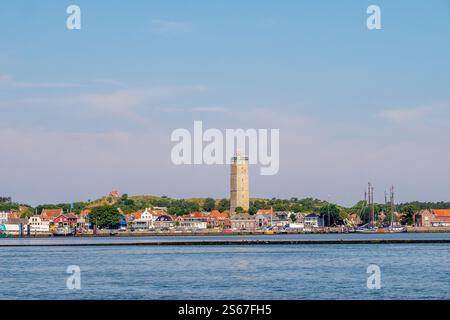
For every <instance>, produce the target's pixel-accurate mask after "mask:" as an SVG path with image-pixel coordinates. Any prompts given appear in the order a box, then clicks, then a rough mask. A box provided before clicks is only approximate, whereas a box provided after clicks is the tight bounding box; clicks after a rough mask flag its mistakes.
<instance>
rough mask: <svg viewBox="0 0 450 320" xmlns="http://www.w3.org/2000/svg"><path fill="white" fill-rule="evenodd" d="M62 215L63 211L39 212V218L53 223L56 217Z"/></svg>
mask: <svg viewBox="0 0 450 320" xmlns="http://www.w3.org/2000/svg"><path fill="white" fill-rule="evenodd" d="M62 214H64V211H63V209H61V208H60V209H42V211H41V217H42V218H43V219H46V220H49V221H53V219H55V218H56V217H58V216H60V215H62Z"/></svg>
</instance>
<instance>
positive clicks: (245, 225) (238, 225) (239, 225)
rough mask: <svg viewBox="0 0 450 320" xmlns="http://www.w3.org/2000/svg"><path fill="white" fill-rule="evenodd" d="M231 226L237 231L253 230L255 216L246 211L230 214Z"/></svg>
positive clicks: (254, 228)
mask: <svg viewBox="0 0 450 320" xmlns="http://www.w3.org/2000/svg"><path fill="white" fill-rule="evenodd" d="M230 220H231V228H232V229H233V230H237V231H250V232H252V231H255V230H256V221H255V217H254V216H252V215H249V214H248V213H239V214H235V215H233V216H231V219H230Z"/></svg>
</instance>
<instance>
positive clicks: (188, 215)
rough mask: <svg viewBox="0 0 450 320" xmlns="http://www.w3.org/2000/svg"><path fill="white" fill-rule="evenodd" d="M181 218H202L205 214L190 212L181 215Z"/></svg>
mask: <svg viewBox="0 0 450 320" xmlns="http://www.w3.org/2000/svg"><path fill="white" fill-rule="evenodd" d="M181 217H182V218H204V217H205V215H204V214H203V213H201V212H191V213H188V214H185V215H182V216H181Z"/></svg>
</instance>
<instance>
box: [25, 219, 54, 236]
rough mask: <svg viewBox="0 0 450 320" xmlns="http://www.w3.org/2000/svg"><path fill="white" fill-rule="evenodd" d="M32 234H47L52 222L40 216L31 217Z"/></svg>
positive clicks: (30, 228) (30, 227)
mask: <svg viewBox="0 0 450 320" xmlns="http://www.w3.org/2000/svg"><path fill="white" fill-rule="evenodd" d="M28 225H29V230H30V232H31V233H47V232H49V231H50V221H48V220H46V219H43V218H42V216H40V215H34V216H31V217H30V218H29V219H28Z"/></svg>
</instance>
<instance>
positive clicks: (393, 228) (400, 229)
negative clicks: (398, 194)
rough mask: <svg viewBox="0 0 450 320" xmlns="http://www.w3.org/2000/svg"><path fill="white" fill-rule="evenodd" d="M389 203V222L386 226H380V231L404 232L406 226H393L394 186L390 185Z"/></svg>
mask: <svg viewBox="0 0 450 320" xmlns="http://www.w3.org/2000/svg"><path fill="white" fill-rule="evenodd" d="M389 204H390V206H391V221H390V223H389V226H388V227H385V228H380V230H382V231H381V232H382V233H385V232H386V233H400V232H406V228H405V227H403V226H394V206H395V204H394V186H391V190H390V201H389Z"/></svg>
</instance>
